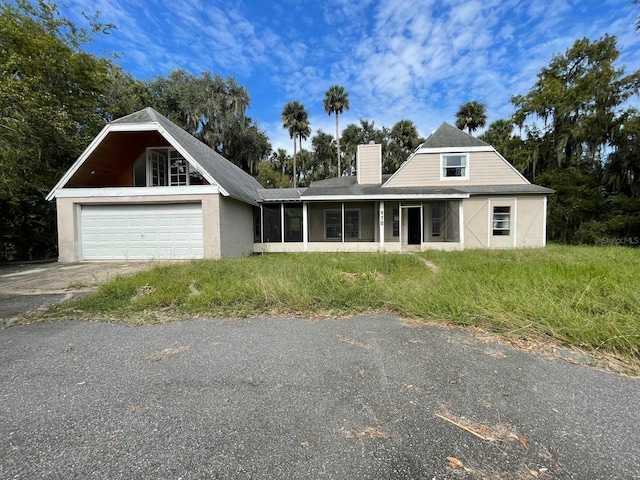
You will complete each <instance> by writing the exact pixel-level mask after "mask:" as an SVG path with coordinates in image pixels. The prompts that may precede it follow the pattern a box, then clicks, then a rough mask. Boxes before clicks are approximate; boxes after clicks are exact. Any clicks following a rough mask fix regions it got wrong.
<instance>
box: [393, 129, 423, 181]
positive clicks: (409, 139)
mask: <svg viewBox="0 0 640 480" xmlns="http://www.w3.org/2000/svg"><path fill="white" fill-rule="evenodd" d="M421 143H422V139H421V138H420V136H419V135H418V129H417V128H416V126H415V124H414V123H413V122H412V121H411V120H400V121H399V122H397V123H396V124H395V125H394V126H393V127H391V131H390V132H389V141H388V152H389V154H388V155H387V156H386V157H385V160H386V162H385V165H384V166H385V172H386V173H394V172H395V171H396V170H398V168H399V167H400V165H402V162H404V161H405V160H406V159H407V158H408V157H409V155H411V154H412V153H413V151H414V150H415V149H416V148H418V146H419V145H420V144H421Z"/></svg>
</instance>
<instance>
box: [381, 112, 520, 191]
mask: <svg viewBox="0 0 640 480" xmlns="http://www.w3.org/2000/svg"><path fill="white" fill-rule="evenodd" d="M466 152H492V153H495V154H496V155H497V156H498V158H499V159H500V160H502V162H504V164H505V165H507V166H508V167H509V168H510V169H511V170H513V172H515V173H516V174H517V175H518V176H519V177H520V178H521V179H522V180H523V181H524V182H525V183H528V184H530V183H531V182H530V181H529V180H527V178H526V177H525V176H524V175H522V173H520V172H519V171H518V169H517V168H515V167H514V166H513V165H512V164H511V163H510V162H509V161H508V160H507V159H506V158H504V157H503V156H502V155H501V154H500V153H499V152H498V151H497V150H496V149H495V148H494V147H493V146H491V145H490V144H488V143H486V142H483V141H482V140H480V139H478V138H476V137H474V136H472V135H469V134H468V133H466V132H463V131H462V130H460V129H459V128H457V127H454V126H453V125H449V124H448V123H447V122H442V124H441V125H440V126H439V127H438V128H437V129H436V130H434V131H433V132H432V133H431V135H429V136H428V137H427V139H426V140H425V141H424V142H423V143H422V144H421V145H420V146H419V147H418V148H416V149H415V151H414V152H413V153H412V154H411V155H410V156H409V157H408V158H407V159H406V160H405V161H404V162H402V164H401V165H400V167H399V168H398V170H396V172H395V173H394V174H393V175H391V177H389V178H388V179H387V181H386V182H384V183H383V184H382V186H383V187H385V186H386V185H387V184H389V183H392V182H393V180H394V179H395V177H396V176H399V175H402V173H401V171H402V170H403V169H404V168H405V167H406V166H407V165H408V164H409V163H410V162H411V161H412V160H413V158H414V157H415V156H416V155H417V154H418V153H466Z"/></svg>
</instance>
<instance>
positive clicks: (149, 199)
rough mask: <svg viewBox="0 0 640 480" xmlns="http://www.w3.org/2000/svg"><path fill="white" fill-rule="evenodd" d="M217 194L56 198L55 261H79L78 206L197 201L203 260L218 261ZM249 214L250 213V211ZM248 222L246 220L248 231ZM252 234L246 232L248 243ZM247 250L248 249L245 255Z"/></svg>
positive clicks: (218, 224) (218, 225)
mask: <svg viewBox="0 0 640 480" xmlns="http://www.w3.org/2000/svg"><path fill="white" fill-rule="evenodd" d="M219 197H220V195H218V194H201V195H172V196H170V197H167V196H163V195H145V196H140V197H136V196H119V197H70V198H57V199H56V207H57V219H58V261H59V262H63V263H68V262H79V261H81V260H82V254H81V251H80V242H81V238H80V228H81V226H80V208H81V205H88V204H90V205H99V204H111V205H116V204H123V203H126V204H131V203H135V204H145V203H167V202H168V201H169V200H170V201H171V203H180V202H201V203H202V215H203V223H202V228H203V235H204V245H203V247H204V257H205V258H220V256H221V252H220V238H219V231H220V222H218V221H217V220H215V219H217V218H218V199H219ZM247 208H249V212H251V208H250V207H249V206H247ZM251 225H252V222H251V221H249V232H251V228H250V227H251ZM252 238H253V234H252V233H250V236H249V238H248V240H249V243H251V239H252ZM250 251H251V248H249V252H250Z"/></svg>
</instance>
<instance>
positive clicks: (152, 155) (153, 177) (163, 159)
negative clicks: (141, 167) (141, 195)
mask: <svg viewBox="0 0 640 480" xmlns="http://www.w3.org/2000/svg"><path fill="white" fill-rule="evenodd" d="M148 166H149V168H148V169H147V171H148V172H149V175H148V180H147V185H148V186H150V187H164V186H165V185H167V150H166V149H162V150H157V149H154V150H149V154H148Z"/></svg>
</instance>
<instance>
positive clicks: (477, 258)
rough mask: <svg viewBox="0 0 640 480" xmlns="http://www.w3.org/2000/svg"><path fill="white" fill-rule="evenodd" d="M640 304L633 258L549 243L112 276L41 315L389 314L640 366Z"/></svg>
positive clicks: (300, 258) (639, 262) (301, 257)
mask: <svg viewBox="0 0 640 480" xmlns="http://www.w3.org/2000/svg"><path fill="white" fill-rule="evenodd" d="M425 261H427V262H425ZM428 262H431V263H432V264H434V265H435V266H437V267H438V268H437V271H435V269H434V268H431V267H429V265H427V263H428ZM639 305H640V250H639V249H632V248H623V247H615V246H609V247H573V246H571V247H569V246H558V245H550V246H548V247H547V248H545V249H532V250H528V249H523V250H500V251H487V250H471V251H464V252H439V251H430V252H424V253H419V254H415V255H401V254H382V253H380V254H353V253H349V254H308V253H307V254H270V255H264V256H253V257H246V258H239V259H231V260H218V261H213V260H204V261H193V262H186V263H174V264H159V265H157V266H156V267H154V268H153V269H151V270H149V271H146V272H142V273H139V274H137V275H134V276H132V277H121V278H117V279H116V280H114V281H113V282H111V283H109V284H107V285H104V286H102V287H101V288H100V289H99V290H98V291H97V292H96V293H95V294H93V295H90V296H87V297H84V298H80V299H77V300H75V301H72V302H67V303H64V304H62V305H60V306H58V307H55V308H54V309H53V310H52V311H50V312H49V313H48V314H47V316H48V317H50V318H52V317H57V318H61V317H64V318H79V319H95V318H99V319H104V320H124V321H129V322H132V323H151V322H159V321H166V319H170V318H185V317H192V316H210V317H223V316H224V317H226V316H234V317H238V316H239V317H244V316H254V315H263V314H274V315H275V314H292V313H300V314H303V315H305V316H314V315H348V314H354V313H359V312H365V311H388V312H393V313H397V314H399V315H402V316H406V317H413V318H418V319H425V320H432V321H433V320H436V321H444V322H447V323H455V324H461V325H474V326H479V327H482V328H484V329H487V330H490V331H493V332H496V333H499V334H502V335H507V336H508V335H510V334H517V335H518V336H524V337H529V338H530V337H534V338H540V337H543V338H553V339H556V340H560V341H563V342H567V343H569V344H573V345H578V346H581V347H585V348H588V349H591V350H593V349H598V350H601V351H606V352H609V353H614V354H618V355H623V356H626V357H631V358H635V359H638V358H640V307H639Z"/></svg>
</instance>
